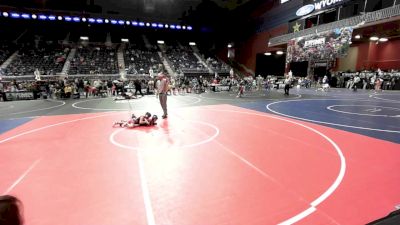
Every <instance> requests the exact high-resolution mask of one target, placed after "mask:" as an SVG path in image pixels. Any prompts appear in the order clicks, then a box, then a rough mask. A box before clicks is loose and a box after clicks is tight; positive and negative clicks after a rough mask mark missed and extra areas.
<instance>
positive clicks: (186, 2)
mask: <svg viewBox="0 0 400 225" xmlns="http://www.w3.org/2000/svg"><path fill="white" fill-rule="evenodd" d="M249 1H257V0H18V1H15V0H0V5H9V6H16V7H19V8H20V7H28V8H42V9H43V8H48V9H58V10H74V11H88V10H87V9H88V8H90V7H91V6H90V5H95V7H91V8H92V9H95V10H96V11H97V12H100V13H103V14H119V15H127V16H131V17H137V18H157V19H161V18H162V19H163V20H179V18H181V17H182V16H183V15H185V14H187V13H188V12H190V11H193V10H196V7H197V6H198V5H199V4H201V3H202V2H203V3H204V2H208V3H207V4H210V2H211V4H212V3H215V4H216V5H217V6H219V7H221V8H224V9H227V10H234V9H236V8H237V7H239V6H241V5H243V4H245V3H247V2H249Z"/></svg>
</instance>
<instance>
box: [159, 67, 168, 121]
mask: <svg viewBox="0 0 400 225" xmlns="http://www.w3.org/2000/svg"><path fill="white" fill-rule="evenodd" d="M158 79H159V80H160V84H159V86H158V95H159V99H160V105H161V108H162V109H163V112H164V114H163V116H162V118H163V119H166V118H167V117H168V111H167V92H168V86H169V84H168V83H169V82H168V78H167V76H166V75H165V74H164V73H159V74H158Z"/></svg>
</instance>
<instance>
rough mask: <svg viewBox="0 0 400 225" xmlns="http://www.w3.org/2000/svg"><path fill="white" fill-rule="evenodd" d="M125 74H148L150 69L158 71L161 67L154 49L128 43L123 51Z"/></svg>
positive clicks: (154, 71)
mask: <svg viewBox="0 0 400 225" xmlns="http://www.w3.org/2000/svg"><path fill="white" fill-rule="evenodd" d="M124 59H125V68H126V70H127V74H148V73H149V71H150V70H152V71H153V73H158V72H160V71H161V70H162V69H163V66H162V62H161V59H160V56H159V55H158V53H157V51H156V50H153V49H151V50H148V49H144V48H139V47H137V46H134V45H130V46H129V47H128V48H126V49H125V52H124Z"/></svg>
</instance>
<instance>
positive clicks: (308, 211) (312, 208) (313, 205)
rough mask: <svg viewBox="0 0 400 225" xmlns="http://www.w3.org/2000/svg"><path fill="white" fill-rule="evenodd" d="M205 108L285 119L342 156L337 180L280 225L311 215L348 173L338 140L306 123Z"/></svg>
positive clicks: (286, 224)
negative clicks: (304, 208)
mask: <svg viewBox="0 0 400 225" xmlns="http://www.w3.org/2000/svg"><path fill="white" fill-rule="evenodd" d="M204 110H213V111H220V112H232V113H242V114H248V115H256V116H262V117H269V118H273V119H277V120H281V121H285V122H288V123H292V124H295V125H298V126H301V127H304V128H306V129H308V130H310V131H312V132H314V133H316V134H317V135H319V136H321V137H322V138H324V139H325V140H326V141H328V142H329V143H330V144H331V145H332V146H333V148H334V149H335V151H336V152H337V154H338V156H339V158H340V170H339V174H338V176H337V177H336V179H335V181H334V182H333V183H332V185H331V186H330V187H329V188H328V189H327V190H326V191H325V192H324V193H322V194H321V195H320V196H319V197H318V198H316V199H315V200H314V201H312V202H311V203H310V207H309V208H307V209H306V210H303V211H302V212H300V213H298V214H297V215H295V216H293V217H291V218H289V219H287V220H285V221H283V222H281V223H279V225H289V224H293V223H296V222H298V221H300V220H302V219H304V218H305V217H307V216H309V215H310V214H312V213H313V212H314V211H316V207H317V206H318V205H319V204H321V203H322V202H324V201H325V200H326V199H327V198H329V196H331V195H332V193H333V192H334V191H335V190H336V189H337V188H338V187H339V185H340V183H341V182H342V180H343V178H344V175H345V173H346V159H345V157H344V154H343V152H342V150H341V149H340V147H339V146H338V145H337V144H336V142H334V141H333V140H332V139H331V138H329V137H328V136H326V135H325V134H323V133H322V132H320V131H318V130H316V129H314V128H312V127H309V126H307V125H304V124H302V123H300V122H296V121H292V120H289V119H286V118H281V117H277V116H273V115H268V114H260V113H253V112H241V111H234V110H218V109H210V108H207V109H204Z"/></svg>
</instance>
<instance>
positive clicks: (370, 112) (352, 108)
mask: <svg viewBox="0 0 400 225" xmlns="http://www.w3.org/2000/svg"><path fill="white" fill-rule="evenodd" d="M327 109H328V110H331V111H335V112H339V113H346V114H354V115H363V116H382V117H400V109H399V108H393V107H384V106H377V105H331V106H328V107H327Z"/></svg>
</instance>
